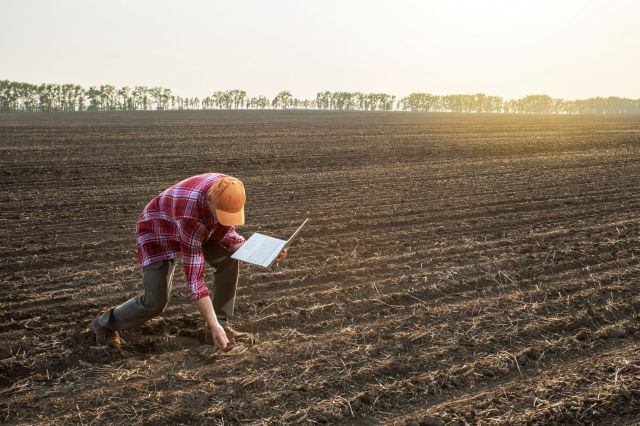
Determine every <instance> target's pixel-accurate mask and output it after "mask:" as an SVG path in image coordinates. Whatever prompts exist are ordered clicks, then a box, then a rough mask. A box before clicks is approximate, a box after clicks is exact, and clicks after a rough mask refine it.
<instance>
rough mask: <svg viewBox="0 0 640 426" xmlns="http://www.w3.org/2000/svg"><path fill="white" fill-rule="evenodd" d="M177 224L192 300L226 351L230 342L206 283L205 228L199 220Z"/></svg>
mask: <svg viewBox="0 0 640 426" xmlns="http://www.w3.org/2000/svg"><path fill="white" fill-rule="evenodd" d="M177 223H178V229H179V232H180V247H181V249H182V264H183V266H184V273H185V280H186V283H187V288H188V290H189V293H190V294H191V298H192V299H193V300H195V301H196V305H197V307H198V311H199V312H200V314H202V316H203V317H204V319H205V321H206V322H207V324H209V327H210V328H211V335H212V337H213V341H214V342H215V344H216V345H217V346H218V347H219V348H220V349H226V347H227V344H228V343H229V341H228V340H227V335H226V333H225V331H224V329H223V328H222V326H221V325H220V323H219V322H218V318H217V317H216V313H215V311H214V309H213V304H212V303H211V298H210V297H209V294H210V292H209V289H208V288H207V286H206V284H205V282H204V265H205V260H204V253H203V251H202V236H203V235H204V232H205V226H204V225H203V224H202V223H200V222H198V221H197V220H189V219H181V220H178V221H177Z"/></svg>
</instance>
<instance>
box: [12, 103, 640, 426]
mask: <svg viewBox="0 0 640 426" xmlns="http://www.w3.org/2000/svg"><path fill="white" fill-rule="evenodd" d="M0 153H1V155H2V156H1V159H0V161H1V168H0V169H1V170H0V185H1V187H2V191H1V193H0V198H1V201H2V204H1V207H0V223H1V227H0V277H1V279H2V286H1V287H0V422H3V423H11V424H34V423H35V424H72V423H77V424H85V425H86V424H93V423H98V424H104V423H108V424H114V423H127V424H129V423H149V424H166V423H171V424H175V423H195V424H229V423H231V424H236V423H249V424H256V423H258V424H259V423H265V424H279V423H293V424H315V423H330V424H336V423H341V424H378V423H393V424H411V425H416V424H422V425H438V424H442V425H444V424H451V425H458V424H459V425H464V424H504V423H511V424H553V423H554V422H556V423H575V424H632V423H634V421H638V419H640V329H639V326H640V285H639V284H638V281H639V279H640V246H639V242H640V238H639V231H640V223H639V219H640V198H639V195H640V117H638V116H635V117H634V116H626V117H624V116H613V117H605V116H577V117H576V116H574V117H561V116H517V115H455V114H412V113H330V112H325V113H322V112H278V111H267V112H182V113H180V112H157V113H76V114H73V113H71V114H64V113H60V114H0ZM206 171H220V172H225V173H228V174H232V175H234V176H236V177H239V178H241V179H242V180H243V181H244V182H245V185H246V187H247V196H248V204H247V225H246V226H244V227H242V228H240V229H239V231H240V232H241V233H242V234H243V235H245V236H247V237H248V236H250V235H251V234H252V233H253V232H255V231H261V232H265V231H266V232H272V233H273V234H274V235H276V236H280V237H286V236H287V235H288V234H290V233H291V232H292V231H293V230H294V229H295V227H296V226H297V225H298V224H299V223H300V222H301V220H302V219H303V218H304V217H310V222H309V224H308V226H307V228H305V230H304V231H303V233H302V234H301V236H300V238H299V240H298V241H297V242H296V244H295V245H294V246H293V247H292V249H291V251H290V255H289V257H288V259H287V261H286V262H285V265H284V267H283V268H281V269H279V270H274V271H265V270H263V269H260V268H257V267H252V266H247V265H242V267H241V278H240V279H241V281H240V286H239V291H238V300H237V318H236V321H235V323H234V324H235V326H236V327H237V328H238V329H240V330H243V331H249V332H252V333H253V334H254V336H255V339H254V340H253V341H246V342H244V343H245V345H246V346H248V348H249V349H248V351H247V352H246V353H244V354H243V355H241V356H236V357H226V356H221V355H219V353H218V352H217V351H216V350H215V349H214V348H213V347H210V346H207V345H204V344H203V342H202V335H201V333H202V325H203V324H202V321H201V319H200V317H199V314H198V313H197V310H196V309H195V305H194V304H193V302H191V301H190V300H189V299H188V297H187V294H186V290H185V289H184V279H183V276H182V274H181V267H178V269H177V270H176V271H177V279H176V280H175V282H174V288H173V295H172V300H171V302H170V305H169V307H168V309H167V310H166V311H165V313H164V314H163V316H162V317H160V318H157V319H154V320H152V321H150V322H148V323H147V324H146V325H145V326H143V327H142V328H140V329H136V330H130V331H126V332H124V333H123V337H124V339H125V341H126V344H124V345H123V350H122V351H121V352H114V351H110V350H106V349H102V348H97V347H95V345H94V343H93V341H92V338H91V334H90V332H89V330H88V327H87V325H88V323H89V321H90V320H91V319H92V318H93V317H94V316H95V314H96V312H97V310H98V309H99V308H100V307H103V306H110V305H114V304H117V303H119V302H122V301H124V300H125V299H126V298H128V297H131V296H133V295H135V294H136V293H138V292H139V291H140V289H141V282H140V274H139V271H138V269H137V266H136V256H135V221H136V218H137V215H138V213H139V212H140V211H141V209H142V208H143V207H144V205H145V204H146V203H147V202H148V201H149V200H150V199H151V198H152V197H153V196H155V195H156V194H157V193H158V192H160V191H161V190H163V189H164V188H166V187H167V186H169V185H171V184H173V183H175V182H177V181H179V180H181V179H183V178H185V177H188V176H190V175H193V174H199V173H203V172H206ZM208 277H209V282H211V279H212V274H211V273H210V272H209V275H208Z"/></svg>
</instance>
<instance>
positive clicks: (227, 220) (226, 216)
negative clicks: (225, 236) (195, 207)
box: [216, 209, 244, 226]
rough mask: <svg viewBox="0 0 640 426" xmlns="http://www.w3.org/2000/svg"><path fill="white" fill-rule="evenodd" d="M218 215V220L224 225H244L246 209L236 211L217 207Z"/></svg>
mask: <svg viewBox="0 0 640 426" xmlns="http://www.w3.org/2000/svg"><path fill="white" fill-rule="evenodd" d="M216 217H217V218H218V222H220V223H221V224H222V225H224V226H238V225H244V209H242V210H240V211H239V212H235V213H229V212H225V211H222V210H218V209H216Z"/></svg>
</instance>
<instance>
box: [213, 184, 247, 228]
mask: <svg viewBox="0 0 640 426" xmlns="http://www.w3.org/2000/svg"><path fill="white" fill-rule="evenodd" d="M209 194H210V195H211V199H212V200H213V202H214V203H215V208H216V217H217V218H218V222H220V223H221V224H222V225H224V226H237V225H244V203H245V201H246V199H247V197H246V195H245V193H244V185H243V184H242V182H240V181H239V180H238V179H236V178H234V177H231V176H226V177H223V178H220V179H218V180H217V181H216V182H214V183H213V185H211V190H210V192H209Z"/></svg>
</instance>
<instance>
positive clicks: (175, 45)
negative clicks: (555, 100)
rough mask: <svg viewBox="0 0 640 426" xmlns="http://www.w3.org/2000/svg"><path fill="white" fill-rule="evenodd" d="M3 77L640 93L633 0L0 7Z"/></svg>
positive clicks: (189, 89)
mask: <svg viewBox="0 0 640 426" xmlns="http://www.w3.org/2000/svg"><path fill="white" fill-rule="evenodd" d="M0 12H1V15H2V19H1V20H0V22H1V24H0V79H9V80H16V81H27V82H31V83H42V82H56V83H65V82H73V83H79V84H81V85H83V86H86V87H88V86H90V85H98V84H105V83H111V84H115V85H117V86H121V85H129V86H133V85H138V84H143V85H148V86H153V85H160V86H164V87H170V88H171V89H172V90H173V92H174V93H175V94H178V95H182V96H206V95H209V94H210V93H211V92H213V91H214V90H225V89H234V88H241V89H245V90H247V91H248V92H249V95H258V94H264V95H266V96H269V97H272V96H273V95H275V93H276V92H277V91H279V90H282V89H288V90H291V91H292V93H293V95H294V96H296V97H308V98H311V97H315V94H316V92H318V91H320V90H349V91H355V90H359V91H365V92H370V91H375V92H387V93H392V94H395V95H398V96H404V95H407V94H408V93H410V92H412V91H422V92H431V93H434V94H452V93H476V92H484V93H487V94H491V95H499V96H504V97H505V98H513V97H521V96H524V95H527V94H539V93H545V94H549V95H551V96H554V97H562V98H567V99H574V98H585V97H590V96H608V95H615V96H626V97H633V98H640V1H635V0H628V1H625V0H607V1H598V0H582V1H577V0H531V1H529V0H527V1H524V0H442V1H427V0H422V1H419V0H416V1H408V0H406V1H404V0H393V1H392V0H388V1H373V0H367V1H360V0H357V1H356V0H353V1H350V0H335V1H334V0H322V1H304V0H291V1H284V0H255V1H242V0H226V1H217V0H210V1H191V0H182V1H178V0H175V1H160V0H135V1H134V0H131V1H125V0H104V1H94V0H68V1H64V0H59V1H53V0H41V1H36V0H0Z"/></svg>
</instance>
